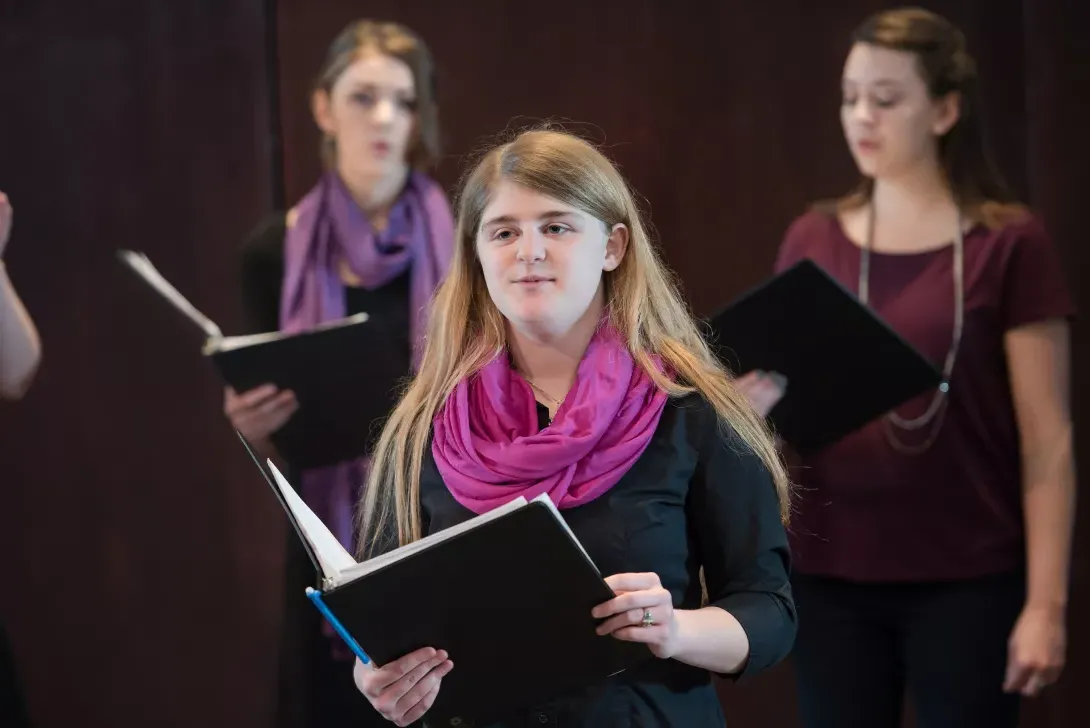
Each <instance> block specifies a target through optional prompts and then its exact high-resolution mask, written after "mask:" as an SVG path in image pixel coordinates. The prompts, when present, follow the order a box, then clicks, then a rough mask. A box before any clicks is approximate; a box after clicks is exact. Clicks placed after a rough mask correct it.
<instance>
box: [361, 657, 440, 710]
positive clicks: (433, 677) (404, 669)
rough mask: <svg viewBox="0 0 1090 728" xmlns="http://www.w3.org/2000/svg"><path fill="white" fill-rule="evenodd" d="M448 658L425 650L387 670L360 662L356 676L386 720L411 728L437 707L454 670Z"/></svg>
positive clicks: (392, 664) (400, 660) (393, 664)
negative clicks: (443, 686)
mask: <svg viewBox="0 0 1090 728" xmlns="http://www.w3.org/2000/svg"><path fill="white" fill-rule="evenodd" d="M448 658H449V655H447V653H446V652H445V651H444V650H435V649H433V648H431V647H424V648H421V649H419V650H416V651H415V652H410V653H409V654H408V655H405V656H404V657H402V658H400V659H398V660H395V661H394V662H392V663H390V664H389V665H385V666H383V667H378V668H377V667H375V666H374V665H373V664H367V663H364V662H362V661H358V662H356V667H355V669H354V671H353V676H354V677H355V680H356V687H358V688H359V689H360V692H362V693H363V694H364V696H365V697H366V698H367V699H368V700H369V701H371V705H372V706H374V708H375V710H377V711H378V712H379V713H381V714H382V717H384V718H386V720H389V721H391V722H393V723H394V724H395V725H408V724H410V723H412V722H414V721H416V720H419V719H420V718H422V717H423V716H424V714H425V713H427V712H428V710H430V709H431V706H432V705H434V704H435V700H436V698H438V697H439V689H440V687H441V685H442V680H443V677H444V676H445V675H447V674H448V673H449V672H450V671H451V670H452V669H454V663H453V662H451V661H450V660H449V659H448Z"/></svg>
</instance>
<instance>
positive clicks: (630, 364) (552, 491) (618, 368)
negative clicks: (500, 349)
mask: <svg viewBox="0 0 1090 728" xmlns="http://www.w3.org/2000/svg"><path fill="white" fill-rule="evenodd" d="M666 400H667V394H666V392H665V391H663V390H662V389H660V388H659V387H658V386H656V385H655V383H654V382H653V381H652V380H651V378H650V377H649V376H648V375H647V373H646V372H644V371H643V370H642V369H640V368H639V367H638V366H637V365H636V362H635V361H634V360H633V359H632V356H631V355H630V354H629V352H628V349H627V348H626V347H625V345H624V343H623V342H622V341H621V339H620V337H619V336H618V335H617V334H616V333H615V332H613V330H612V329H610V328H609V327H608V326H602V327H600V328H599V330H598V332H597V333H596V334H595V335H594V338H593V339H591V342H590V345H589V346H588V347H587V351H586V353H585V354H584V355H583V359H582V361H581V362H580V363H579V368H578V370H577V371H576V375H575V382H574V383H573V384H572V388H571V391H569V392H568V396H567V397H565V398H564V402H563V404H562V405H561V406H560V408H559V409H558V410H557V412H556V416H555V417H554V418H553V421H552V423H551V424H550V425H549V426H548V427H546V428H545V429H543V430H539V429H538V414H537V403H536V401H535V400H534V393H533V390H532V389H531V388H530V385H529V384H527V383H526V380H525V379H523V378H522V377H521V376H519V375H518V374H517V373H516V372H515V371H514V370H513V369H512V368H511V365H510V360H509V358H508V356H507V355H506V354H504V355H500V356H497V357H496V358H495V359H493V360H492V361H491V362H490V363H489V364H487V365H486V366H485V367H484V368H483V369H481V371H479V372H477V373H476V374H474V375H473V376H471V377H469V378H467V379H466V380H463V381H462V382H460V383H459V384H458V386H457V387H455V389H454V391H453V392H452V393H451V396H450V398H449V399H448V400H447V402H446V404H445V405H444V406H443V407H442V409H441V410H440V411H439V413H438V414H437V415H436V418H435V423H434V439H433V440H432V455H433V456H434V458H435V464H436V466H437V467H438V468H439V473H440V474H441V475H442V476H443V480H444V482H445V483H446V485H447V488H448V489H449V490H450V492H451V495H453V496H454V499H455V500H457V501H458V502H459V503H461V504H462V505H463V506H465V507H466V508H468V509H469V510H471V511H473V512H474V513H485V512H487V511H489V510H491V509H493V508H495V507H497V506H500V505H503V504H504V503H507V502H509V501H511V500H512V499H514V498H516V497H518V496H520V495H521V496H525V497H526V499H527V500H530V499H531V498H535V497H537V496H538V495H540V494H542V493H548V494H549V498H551V499H552V501H553V503H555V504H556V506H557V507H558V508H572V507H575V506H579V505H583V504H584V503H587V502H589V501H592V500H594V499H595V498H597V497H598V496H600V495H602V494H603V493H605V492H606V491H607V490H609V489H610V488H612V487H613V486H614V485H616V483H617V481H619V480H620V479H621V477H622V476H623V475H624V474H625V473H626V472H628V469H629V468H631V467H632V465H633V463H635V462H636V460H637V459H638V458H639V457H640V455H642V454H643V451H644V450H645V449H646V448H647V445H648V444H649V443H650V441H651V436H652V435H654V434H655V428H656V427H657V426H658V423H659V418H660V417H661V416H662V412H663V408H664V407H665V405H666Z"/></svg>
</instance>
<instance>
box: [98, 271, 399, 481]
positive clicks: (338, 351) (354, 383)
mask: <svg viewBox="0 0 1090 728" xmlns="http://www.w3.org/2000/svg"><path fill="white" fill-rule="evenodd" d="M118 257H119V258H120V260H121V261H122V263H124V264H125V265H126V266H127V267H128V268H130V269H131V270H132V271H133V272H134V273H136V274H137V275H138V276H139V277H140V278H141V279H142V280H143V281H144V282H145V283H146V284H147V285H149V286H150V287H151V288H152V289H153V290H155V291H156V292H157V293H159V295H160V296H162V297H163V298H164V299H166V300H167V301H168V302H169V303H171V304H172V305H173V306H174V307H175V308H176V309H177V310H178V311H180V312H181V313H182V314H184V315H185V316H186V318H188V319H189V320H190V321H192V322H193V323H194V324H196V325H197V327H199V329H200V330H201V331H202V332H204V335H205V343H204V348H203V353H204V355H205V357H206V358H207V359H208V360H209V361H211V363H212V365H213V366H214V367H215V368H216V370H217V371H218V372H219V374H220V376H221V377H222V379H223V380H224V382H225V383H226V384H227V385H228V386H230V387H231V388H232V389H234V391H235V392H236V393H242V395H245V393H247V392H251V391H252V390H254V389H255V388H257V387H261V386H264V385H269V384H271V385H273V386H275V387H276V388H277V389H278V390H281V391H283V392H288V391H290V392H291V393H292V395H293V396H294V397H295V399H296V401H297V403H298V405H299V407H298V412H294V413H292V416H291V417H290V418H287V419H285V420H284V421H283V422H282V423H278V424H280V425H281V426H279V427H276V428H275V431H273V432H271V433H270V434H269V440H270V441H271V444H272V445H273V446H274V447H275V448H276V449H277V451H278V452H279V453H280V455H282V456H283V457H284V459H285V460H287V461H288V462H289V463H291V465H292V466H294V467H296V468H301V469H306V468H317V467H323V466H326V465H333V464H335V463H339V462H343V461H346V460H351V459H353V458H356V457H360V456H362V455H364V454H365V453H366V452H367V450H368V445H369V441H370V438H371V436H372V434H373V433H372V423H374V422H375V421H376V420H379V419H381V418H384V417H385V416H386V414H387V413H388V412H389V411H390V409H392V408H393V406H394V404H396V400H397V389H398V383H399V382H400V381H401V379H402V378H403V377H405V376H406V375H407V374H408V372H407V371H404V358H403V357H401V356H394V355H391V354H388V353H387V352H388V350H389V346H388V342H389V341H390V340H391V338H394V337H393V334H392V333H391V332H390V330H389V329H388V325H387V324H385V323H384V322H382V321H377V320H374V319H372V318H371V317H370V316H369V315H368V314H367V313H358V314H355V315H354V316H349V317H347V318H344V319H340V320H337V321H329V322H326V323H324V324H322V325H321V326H318V327H316V328H314V329H312V330H309V331H304V332H298V333H294V332H293V333H289V332H283V331H270V332H266V333H262V334H253V335H248V336H224V334H223V332H222V331H221V330H220V328H219V326H217V325H216V324H215V323H214V322H213V321H212V320H211V319H209V318H208V317H207V316H205V315H204V314H203V313H201V312H200V311H199V310H197V308H196V307H195V306H194V305H193V304H192V303H190V302H189V301H188V300H186V298H185V297H184V296H183V295H182V294H181V293H180V292H179V291H178V289H176V288H175V287H174V286H173V285H171V283H170V282H169V281H167V280H166V278H164V277H163V275H162V274H160V273H159V271H158V270H156V268H155V266H153V265H152V263H151V261H150V260H148V258H147V256H145V255H144V254H142V253H137V252H133V251H130V250H122V251H119V252H118ZM274 424H276V423H274ZM236 429H242V428H239V427H238V426H237V425H236ZM265 429H270V428H268V427H266V428H265ZM254 432H255V431H251V433H250V434H251V435H253V434H254ZM252 439H253V441H254V442H256V441H257V439H258V438H256V437H254V438H252ZM262 444H264V443H262Z"/></svg>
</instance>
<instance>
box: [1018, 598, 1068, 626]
mask: <svg viewBox="0 0 1090 728" xmlns="http://www.w3.org/2000/svg"><path fill="white" fill-rule="evenodd" d="M1022 611H1024V612H1032V613H1036V614H1042V615H1045V616H1048V617H1050V618H1053V619H1061V620H1062V619H1063V618H1064V615H1065V614H1066V613H1067V599H1066V598H1064V597H1058V596H1054V595H1053V596H1048V597H1035V596H1033V595H1030V596H1029V597H1028V598H1027V599H1026V602H1025V604H1024V605H1023V606H1022Z"/></svg>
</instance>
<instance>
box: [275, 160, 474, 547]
mask: <svg viewBox="0 0 1090 728" xmlns="http://www.w3.org/2000/svg"><path fill="white" fill-rule="evenodd" d="M296 209H297V213H298V215H297V217H296V220H295V224H294V225H292V226H290V227H289V228H288V231H287V235H286V236H285V240H284V281H283V288H282V291H281V297H280V329H281V330H282V331H306V330H308V329H311V328H313V327H314V326H316V325H318V324H320V323H323V322H326V321H330V320H334V319H338V318H343V317H345V316H346V315H347V311H346V309H345V290H344V289H345V286H344V283H343V281H342V280H341V277H340V273H339V269H340V266H341V265H342V264H343V263H347V265H348V268H349V269H350V270H351V271H352V273H353V274H354V275H355V276H356V277H357V278H359V280H360V285H361V286H363V287H364V288H367V289H375V288H381V287H382V286H384V285H386V284H387V283H390V282H391V281H393V280H394V279H395V278H397V277H398V276H400V275H402V274H404V273H405V271H406V270H409V271H410V273H409V275H410V283H409V296H410V300H409V305H410V306H411V309H412V310H411V312H410V313H411V316H410V321H411V325H412V327H413V328H412V331H411V336H412V341H413V352H412V363H413V367H414V368H415V367H416V366H417V365H418V364H419V357H420V353H421V350H422V343H423V337H424V332H425V327H426V321H425V316H426V314H427V306H428V302H429V300H430V298H431V296H432V294H433V293H434V291H435V289H436V287H437V286H438V285H439V282H440V281H441V280H442V277H443V276H444V275H446V272H447V269H448V267H449V266H450V259H451V255H452V253H453V247H454V220H453V218H452V216H451V211H450V205H449V203H448V202H447V198H446V195H445V194H444V193H443V191H442V189H441V188H440V187H439V185H438V184H436V183H435V182H434V181H433V180H431V179H430V178H429V177H427V176H426V175H423V174H421V173H418V172H413V173H412V174H411V175H410V177H409V179H408V183H407V184H406V186H405V190H404V191H403V192H402V194H401V196H400V197H399V198H398V199H397V201H396V202H395V203H394V206H393V207H392V208H391V210H390V214H389V222H388V224H387V226H386V229H385V230H383V231H381V232H376V231H375V230H374V229H373V228H372V227H371V224H370V222H369V221H368V219H367V217H366V215H365V214H364V212H363V210H362V209H360V207H359V206H358V205H357V204H356V202H355V201H354V200H353V199H352V196H351V194H350V193H349V192H348V189H347V188H346V187H345V185H344V183H343V182H342V181H341V179H340V177H338V176H337V175H336V174H335V173H332V172H328V173H326V174H325V175H323V177H322V178H321V179H320V180H319V182H318V184H317V185H315V186H314V188H313V189H312V190H311V191H310V192H309V193H307V195H306V196H305V197H304V198H303V199H302V200H300V202H299V205H298V207H297V208H296ZM368 465H369V460H368V459H367V458H361V459H359V460H355V461H350V462H345V463H340V464H337V465H333V466H329V467H325V468H315V469H310V470H307V471H305V472H304V473H303V474H302V483H301V491H302V497H303V500H304V501H305V502H306V503H307V505H309V506H310V507H311V509H312V510H313V511H314V512H315V514H316V515H317V516H318V517H319V518H321V519H322V521H323V522H324V523H325V524H326V525H327V526H328V527H329V529H330V531H332V532H333V534H334V535H335V536H336V537H337V538H338V539H339V540H340V542H341V543H342V544H343V545H344V546H345V548H346V549H348V550H349V552H352V551H353V550H354V546H355V545H354V543H353V521H354V519H353V514H354V511H355V505H356V501H357V495H358V493H359V489H360V487H361V485H362V483H363V482H364V480H365V478H366V474H367V468H368Z"/></svg>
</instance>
